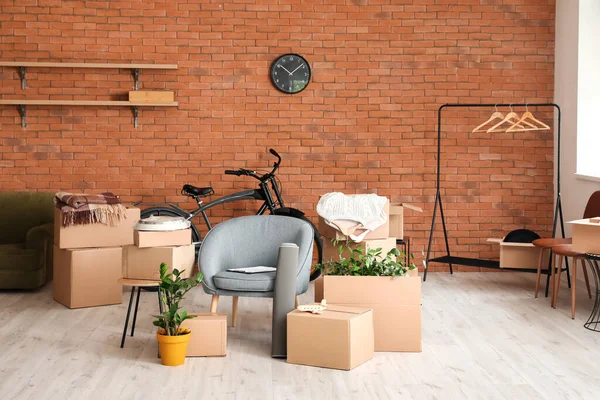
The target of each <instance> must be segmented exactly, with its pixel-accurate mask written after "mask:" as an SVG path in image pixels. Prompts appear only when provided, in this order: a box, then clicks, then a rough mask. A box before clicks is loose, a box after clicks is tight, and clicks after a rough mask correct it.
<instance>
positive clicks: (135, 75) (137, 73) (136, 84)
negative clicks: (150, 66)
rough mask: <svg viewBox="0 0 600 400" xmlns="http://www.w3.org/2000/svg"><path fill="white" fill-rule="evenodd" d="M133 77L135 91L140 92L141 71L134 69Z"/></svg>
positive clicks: (132, 71)
mask: <svg viewBox="0 0 600 400" xmlns="http://www.w3.org/2000/svg"><path fill="white" fill-rule="evenodd" d="M131 75H133V90H138V87H139V82H140V70H139V68H132V69H131Z"/></svg>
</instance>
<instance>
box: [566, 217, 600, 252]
mask: <svg viewBox="0 0 600 400" xmlns="http://www.w3.org/2000/svg"><path fill="white" fill-rule="evenodd" d="M567 223H568V224H572V225H573V227H572V233H573V251H576V252H579V253H592V254H600V224H599V223H597V222H592V221H590V219H589V218H586V219H578V220H575V221H570V222H567Z"/></svg>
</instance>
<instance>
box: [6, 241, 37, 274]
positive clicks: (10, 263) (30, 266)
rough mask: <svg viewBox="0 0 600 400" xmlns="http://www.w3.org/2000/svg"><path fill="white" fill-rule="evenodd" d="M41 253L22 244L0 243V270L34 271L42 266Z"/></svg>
mask: <svg viewBox="0 0 600 400" xmlns="http://www.w3.org/2000/svg"><path fill="white" fill-rule="evenodd" d="M41 257H42V254H41V253H40V251H39V250H37V249H27V248H25V246H24V245H23V244H1V245H0V270H13V269H15V270H27V271H35V270H37V269H40V268H42V266H43V263H42V261H43V260H42V259H41Z"/></svg>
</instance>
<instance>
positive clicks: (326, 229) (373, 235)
mask: <svg viewBox="0 0 600 400" xmlns="http://www.w3.org/2000/svg"><path fill="white" fill-rule="evenodd" d="M384 212H385V214H386V215H388V216H389V215H390V202H389V201H386V202H385V206H384ZM317 229H318V231H319V234H321V236H324V237H326V238H329V239H335V240H348V239H349V238H348V236H346V235H344V234H343V233H342V232H340V231H338V230H337V229H335V228H333V227H331V226H329V225H327V223H326V222H325V219H323V218H322V217H319V224H318V228H317ZM389 236H390V219H389V218H388V219H387V220H386V222H385V224H383V225H381V226H380V227H379V228H377V229H375V230H374V231H371V232H369V233H368V234H366V235H365V237H364V238H363V241H364V240H371V239H385V238H387V237H389ZM350 240H351V239H350Z"/></svg>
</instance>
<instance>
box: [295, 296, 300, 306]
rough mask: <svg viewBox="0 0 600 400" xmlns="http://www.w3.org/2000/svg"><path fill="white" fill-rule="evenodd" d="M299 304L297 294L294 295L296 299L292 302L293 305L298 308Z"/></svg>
mask: <svg viewBox="0 0 600 400" xmlns="http://www.w3.org/2000/svg"><path fill="white" fill-rule="evenodd" d="M299 305H300V298H299V297H298V296H296V301H295V302H294V307H296V308H298V306H299Z"/></svg>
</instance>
